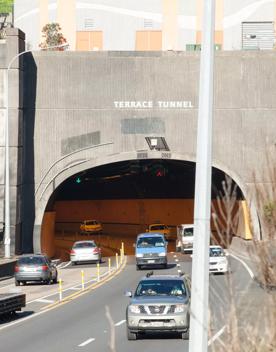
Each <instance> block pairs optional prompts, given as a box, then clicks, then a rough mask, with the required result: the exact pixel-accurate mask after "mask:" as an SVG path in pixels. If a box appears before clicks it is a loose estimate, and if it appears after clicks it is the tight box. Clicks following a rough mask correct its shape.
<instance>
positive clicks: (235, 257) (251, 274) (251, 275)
mask: <svg viewBox="0 0 276 352" xmlns="http://www.w3.org/2000/svg"><path fill="white" fill-rule="evenodd" d="M230 255H231V257H233V258H234V259H236V260H238V261H239V262H240V263H242V265H243V266H244V267H245V269H246V270H247V271H248V273H249V275H250V277H251V279H254V276H255V275H254V274H253V272H252V270H251V269H250V268H249V266H248V265H247V264H246V263H245V262H244V261H243V260H242V259H240V258H239V257H237V256H235V255H234V254H232V253H231V254H230Z"/></svg>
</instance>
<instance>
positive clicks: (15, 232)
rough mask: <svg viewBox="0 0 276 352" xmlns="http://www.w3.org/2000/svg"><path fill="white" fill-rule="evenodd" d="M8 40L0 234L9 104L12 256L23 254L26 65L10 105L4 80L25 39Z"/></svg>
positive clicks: (1, 97)
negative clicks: (24, 78)
mask: <svg viewBox="0 0 276 352" xmlns="http://www.w3.org/2000/svg"><path fill="white" fill-rule="evenodd" d="M6 34H7V38H6V39H4V40H1V42H0V232H2V229H3V226H4V195H5V192H4V189H5V186H4V185H5V123H6V119H5V116H6V115H5V113H6V108H7V104H8V120H9V159H10V222H11V253H14V252H18V251H20V248H21V240H22V237H21V233H22V232H21V227H22V214H21V210H22V189H23V183H24V180H23V174H22V167H23V143H24V138H23V133H22V126H23V111H22V109H23V66H22V64H23V61H22V58H19V59H15V60H14V61H13V63H12V64H11V65H10V70H9V72H8V86H9V90H8V101H7V100H6V96H5V92H6V91H7V90H6V87H4V82H5V81H4V78H5V75H6V73H7V67H8V65H9V64H10V63H11V60H12V59H13V58H14V56H15V55H17V54H18V52H20V51H24V50H25V35H24V33H23V32H21V31H20V30H18V29H14V28H9V29H7V30H6Z"/></svg>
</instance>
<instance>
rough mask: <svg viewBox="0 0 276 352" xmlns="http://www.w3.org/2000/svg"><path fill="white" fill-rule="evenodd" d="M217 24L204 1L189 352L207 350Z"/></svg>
mask: <svg viewBox="0 0 276 352" xmlns="http://www.w3.org/2000/svg"><path fill="white" fill-rule="evenodd" d="M214 23H215V0H205V1H204V17H203V27H202V36H203V41H202V51H201V57H200V88H199V110H198V125H197V156H196V182H195V206H194V225H195V226H194V231H195V233H194V243H193V264H192V293H191V314H190V317H191V318H190V319H191V321H190V342H189V352H207V350H208V302H209V244H210V212H211V210H210V208H211V174H212V160H211V155H212V115H213V84H214V78H213V72H214V69H213V67H214Z"/></svg>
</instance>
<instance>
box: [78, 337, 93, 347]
mask: <svg viewBox="0 0 276 352" xmlns="http://www.w3.org/2000/svg"><path fill="white" fill-rule="evenodd" d="M93 341H95V339H94V338H93V337H91V338H90V339H88V340H86V341H84V342H82V343H80V344H79V346H78V347H84V346H86V345H88V344H89V343H91V342H93Z"/></svg>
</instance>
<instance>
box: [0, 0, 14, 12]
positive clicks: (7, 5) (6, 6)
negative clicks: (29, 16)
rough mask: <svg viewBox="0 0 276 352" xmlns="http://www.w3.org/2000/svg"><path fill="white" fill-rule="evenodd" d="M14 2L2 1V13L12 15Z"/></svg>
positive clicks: (0, 2)
mask: <svg viewBox="0 0 276 352" xmlns="http://www.w3.org/2000/svg"><path fill="white" fill-rule="evenodd" d="M13 3H14V0H0V13H11V12H12V8H13Z"/></svg>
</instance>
